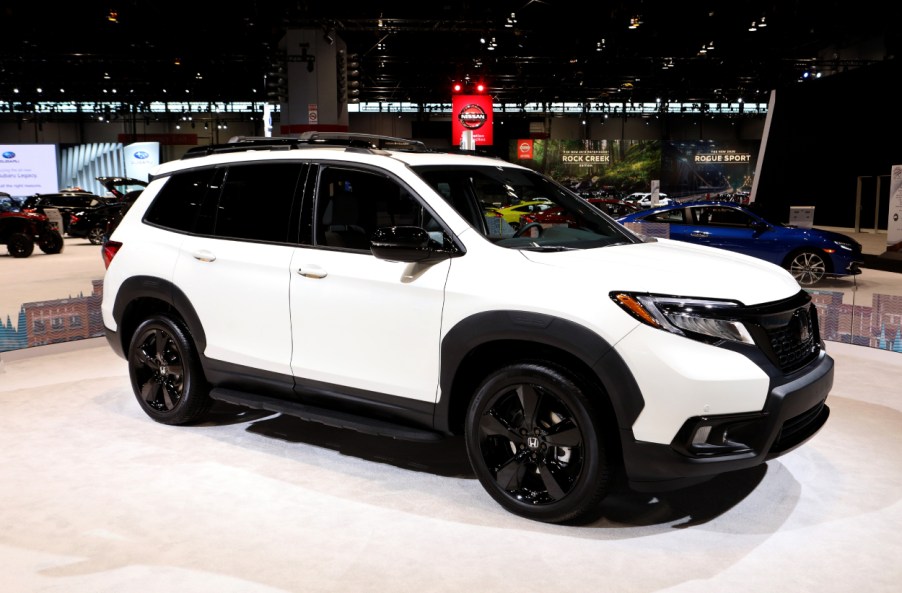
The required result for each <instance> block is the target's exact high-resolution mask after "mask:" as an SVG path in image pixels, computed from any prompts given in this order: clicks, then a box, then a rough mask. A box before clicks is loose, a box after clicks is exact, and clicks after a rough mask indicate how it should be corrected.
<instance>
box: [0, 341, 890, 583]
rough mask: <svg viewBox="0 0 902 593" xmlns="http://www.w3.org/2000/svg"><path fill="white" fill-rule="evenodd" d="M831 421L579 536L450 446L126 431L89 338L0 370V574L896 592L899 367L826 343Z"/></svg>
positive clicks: (305, 428)
mask: <svg viewBox="0 0 902 593" xmlns="http://www.w3.org/2000/svg"><path fill="white" fill-rule="evenodd" d="M828 350H829V352H830V353H831V355H832V356H834V358H835V359H836V382H835V385H834V388H833V391H832V393H831V395H830V398H829V399H828V402H829V404H830V406H831V409H832V414H831V416H830V419H829V420H828V422H827V425H826V426H825V427H824V429H823V430H822V431H821V432H820V433H818V434H817V435H816V436H815V437H814V438H813V439H812V440H811V441H809V442H808V443H807V444H806V446H805V447H802V448H800V449H798V450H796V451H793V452H790V453H789V454H787V455H785V456H783V457H781V458H779V459H778V460H774V461H771V462H768V463H767V464H766V465H765V466H763V467H760V468H758V469H755V470H752V471H746V472H739V473H736V474H733V475H726V476H723V477H721V478H718V479H716V480H714V481H712V482H708V483H706V484H703V485H700V486H696V487H693V488H690V489H686V490H681V491H677V492H671V493H668V494H660V495H657V496H652V495H647V494H645V495H643V494H634V493H629V492H618V493H616V494H614V495H612V496H610V497H609V498H608V499H607V500H606V501H605V503H604V517H603V518H602V519H601V520H599V521H598V522H596V523H594V524H590V525H588V526H583V527H565V526H553V525H547V524H540V523H536V522H532V521H528V520H525V519H521V518H518V517H516V516H514V515H511V514H510V513H508V512H506V511H504V510H503V509H502V508H500V507H499V506H498V505H496V504H494V503H493V501H492V500H491V499H489V498H488V497H486V496H485V495H484V491H483V490H482V488H481V487H480V485H479V483H478V481H477V480H476V479H475V478H474V477H473V476H472V475H470V474H469V470H468V467H467V463H466V454H465V451H464V448H463V444H462V442H461V441H458V440H454V439H449V440H446V441H442V442H438V443H405V442H400V441H397V440H393V439H390V438H380V437H366V436H364V435H361V434H359V433H356V432H352V431H341V430H336V429H329V428H326V427H324V426H321V425H317V424H309V423H304V422H301V421H298V420H294V419H290V418H286V417H282V416H279V415H276V414H269V415H267V414H266V413H263V412H255V411H249V410H243V409H242V408H232V407H230V406H228V405H226V404H218V405H220V406H221V407H220V408H218V411H219V412H221V413H219V414H216V416H215V418H214V420H213V421H211V422H208V423H206V424H204V425H201V426H194V427H170V426H164V425H161V424H157V423H154V422H153V421H151V420H149V419H148V418H147V417H146V416H145V415H144V413H143V412H142V411H141V410H140V408H139V406H138V404H137V402H135V400H134V396H133V395H132V392H131V388H130V386H129V382H128V376H127V368H126V364H125V361H123V360H122V359H119V358H118V357H116V356H115V355H114V354H113V353H112V351H111V350H110V349H109V347H108V346H107V344H106V343H105V341H104V340H103V339H102V338H96V339H91V340H83V341H80V342H73V343H67V344H58V345H52V346H42V347H38V348H32V349H28V350H25V351H17V352H12V353H4V354H3V357H2V361H3V362H2V366H0V413H2V416H3V418H4V419H5V422H4V424H5V427H4V430H3V431H2V432H0V447H2V450H3V451H4V464H3V480H2V483H0V504H2V507H3V509H4V513H3V516H4V526H3V529H2V530H0V570H2V572H3V574H4V589H5V590H9V591H16V592H31V591H46V592H50V591H58V592H61V593H62V592H65V593H82V592H83V593H96V592H98V591H140V592H141V593H156V592H159V593H169V592H171V591H180V592H181V593H191V592H195V591H196V592H198V593H201V592H203V593H207V592H209V591H217V592H219V593H228V592H234V593H256V592H259V593H263V592H266V593H274V592H276V591H282V592H285V591H292V592H294V591H297V592H305V593H315V592H345V591H347V592H354V593H362V592H380V593H382V592H385V591H397V592H401V591H430V592H441V591H448V592H451V591H454V592H458V591H497V592H504V591H522V590H525V589H530V590H549V591H550V590H555V591H557V590H560V591H603V590H607V591H642V592H656V591H661V592H663V591H667V592H669V593H672V592H687V593H688V592H690V591H692V592H694V591H699V590H700V589H705V590H710V591H731V592H735V593H745V592H748V593H760V592H761V591H772V590H777V589H781V590H787V591H797V592H812V593H813V592H817V593H848V592H849V591H859V590H866V591H869V592H871V593H882V592H886V593H889V592H892V591H897V590H898V586H899V582H900V580H902V566H900V565H899V563H898V562H897V555H898V554H897V552H898V550H899V549H902V532H900V530H899V529H898V526H899V525H902V503H900V497H902V494H900V493H902V463H900V462H899V458H898V454H897V452H898V451H900V450H902V400H900V396H899V393H898V390H893V389H892V388H890V387H889V386H891V385H893V384H894V383H898V378H899V377H900V376H902V356H899V354H897V353H893V352H885V351H880V350H876V349H873V348H867V347H862V346H851V345H847V344H839V343H828Z"/></svg>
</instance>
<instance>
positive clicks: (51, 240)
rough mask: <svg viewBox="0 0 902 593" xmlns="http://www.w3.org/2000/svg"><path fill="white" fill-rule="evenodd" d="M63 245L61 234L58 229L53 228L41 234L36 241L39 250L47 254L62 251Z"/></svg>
mask: <svg viewBox="0 0 902 593" xmlns="http://www.w3.org/2000/svg"><path fill="white" fill-rule="evenodd" d="M64 245H65V241H63V236H62V235H61V234H60V232H59V231H54V230H51V231H47V232H45V233H44V234H42V235H41V240H40V241H39V242H38V247H40V248H41V251H43V252H44V253H46V254H48V255H53V254H55V253H62V251H63V246H64Z"/></svg>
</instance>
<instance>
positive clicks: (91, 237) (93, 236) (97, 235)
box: [88, 225, 106, 245]
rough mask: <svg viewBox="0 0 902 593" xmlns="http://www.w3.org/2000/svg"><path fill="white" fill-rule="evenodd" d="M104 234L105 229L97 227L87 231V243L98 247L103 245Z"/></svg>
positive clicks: (100, 226)
mask: <svg viewBox="0 0 902 593" xmlns="http://www.w3.org/2000/svg"><path fill="white" fill-rule="evenodd" d="M105 234H106V227H104V226H102V225H97V226H95V227H94V228H92V229H91V230H90V231H88V241H90V242H91V245H100V244H101V243H103V236H104V235H105Z"/></svg>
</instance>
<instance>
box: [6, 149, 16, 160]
mask: <svg viewBox="0 0 902 593" xmlns="http://www.w3.org/2000/svg"><path fill="white" fill-rule="evenodd" d="M3 158H5V159H14V158H16V153H14V152H13V151H11V150H7V151H6V152H4V153H3Z"/></svg>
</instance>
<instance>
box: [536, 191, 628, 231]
mask: <svg viewBox="0 0 902 593" xmlns="http://www.w3.org/2000/svg"><path fill="white" fill-rule="evenodd" d="M586 202H587V203H589V204H591V205H593V206H595V207H596V208H598V209H599V210H601V211H602V212H604V213H606V214H607V215H608V216H611V217H612V218H617V217H620V216H625V215H626V214H629V213H631V212H638V211H639V210H640V208H639V207H638V206H636V205H635V204H631V203H629V202H624V201H623V200H617V199H612V198H588V199H586ZM533 222H534V223H538V224H544V225H551V224H567V225H569V226H571V227H573V226H580V224H581V223H580V220H579V217H577V216H574V213H573V212H570V211H565V210H564V209H563V208H561V207H560V206H554V207H551V208H548V209H546V210H542V211H539V212H534V213H531V214H526V215H524V216H523V223H524V224H528V223H533Z"/></svg>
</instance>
